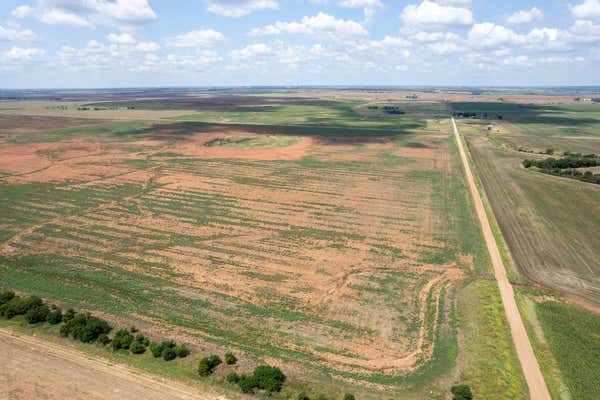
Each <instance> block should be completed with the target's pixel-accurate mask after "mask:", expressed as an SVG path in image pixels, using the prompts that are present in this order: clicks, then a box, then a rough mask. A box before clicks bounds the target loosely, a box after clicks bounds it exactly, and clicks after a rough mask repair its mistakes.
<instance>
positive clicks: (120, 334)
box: [110, 329, 133, 350]
mask: <svg viewBox="0 0 600 400" xmlns="http://www.w3.org/2000/svg"><path fill="white" fill-rule="evenodd" d="M132 343H133V336H131V334H130V333H129V331H128V330H127V329H119V330H118V331H117V333H115V337H114V338H113V340H112V342H111V343H110V346H111V347H112V348H113V350H120V349H125V350H127V349H129V347H131V344H132Z"/></svg>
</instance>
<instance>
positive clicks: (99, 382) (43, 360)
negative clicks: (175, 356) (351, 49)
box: [0, 329, 224, 400]
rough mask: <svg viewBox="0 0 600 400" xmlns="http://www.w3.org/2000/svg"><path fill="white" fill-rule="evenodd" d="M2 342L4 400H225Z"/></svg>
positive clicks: (43, 346) (45, 347) (26, 340)
mask: <svg viewBox="0 0 600 400" xmlns="http://www.w3.org/2000/svg"><path fill="white" fill-rule="evenodd" d="M0 339H1V340H0V352H1V353H2V369H1V370H0V398H2V399H6V400H34V399H35V400H63V399H83V398H86V399H94V400H105V399H117V398H118V399H123V400H129V399H131V400H138V399H148V400H159V399H160V400H163V399H164V400H175V399H177V400H218V399H224V398H223V397H219V396H217V395H208V394H201V393H198V392H197V390H195V389H193V388H186V387H183V386H181V385H179V384H177V383H174V382H172V381H168V380H165V379H163V378H159V377H156V376H152V375H148V374H145V373H143V372H141V371H139V370H135V369H133V368H130V367H127V366H125V365H114V364H111V363H109V362H106V361H103V360H101V359H96V358H91V357H87V356H85V355H84V354H82V353H80V352H78V351H77V350H74V349H70V348H67V347H65V346H58V345H55V344H51V343H49V342H48V341H45V340H42V339H37V338H35V337H26V336H17V335H15V334H13V333H12V332H11V331H9V330H5V329H2V330H0ZM74 377H77V378H76V379H74Z"/></svg>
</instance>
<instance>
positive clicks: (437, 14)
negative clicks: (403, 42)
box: [401, 0, 473, 27]
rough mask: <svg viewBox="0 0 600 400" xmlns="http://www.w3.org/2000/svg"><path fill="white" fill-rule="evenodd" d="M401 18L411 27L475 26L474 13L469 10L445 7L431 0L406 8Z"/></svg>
mask: <svg viewBox="0 0 600 400" xmlns="http://www.w3.org/2000/svg"><path fill="white" fill-rule="evenodd" d="M401 18H402V20H403V21H404V23H405V24H407V25H409V26H422V27H426V26H434V27H445V26H447V27H453V26H454V27H457V26H470V25H472V24H473V13H472V12H471V10H469V9H468V8H464V7H455V6H444V5H441V4H438V3H434V2H433V1H429V0H423V2H422V3H421V4H418V5H416V4H410V5H408V6H406V7H405V8H404V10H403V11H402V15H401Z"/></svg>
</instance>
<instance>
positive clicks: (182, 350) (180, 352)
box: [173, 344, 190, 358]
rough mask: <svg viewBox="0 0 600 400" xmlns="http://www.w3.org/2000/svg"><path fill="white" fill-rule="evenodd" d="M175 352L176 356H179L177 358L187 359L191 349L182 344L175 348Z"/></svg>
mask: <svg viewBox="0 0 600 400" xmlns="http://www.w3.org/2000/svg"><path fill="white" fill-rule="evenodd" d="M173 350H174V351H175V354H177V357H179V358H185V357H187V356H188V355H189V354H190V349H188V348H187V346H186V345H184V344H182V345H180V346H175V348H174V349H173Z"/></svg>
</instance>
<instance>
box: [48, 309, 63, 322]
mask: <svg viewBox="0 0 600 400" xmlns="http://www.w3.org/2000/svg"><path fill="white" fill-rule="evenodd" d="M62 318H63V315H62V312H61V311H60V308H55V309H54V311H52V312H50V314H48V322H49V323H50V324H52V325H58V324H60V323H61V322H62Z"/></svg>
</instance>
